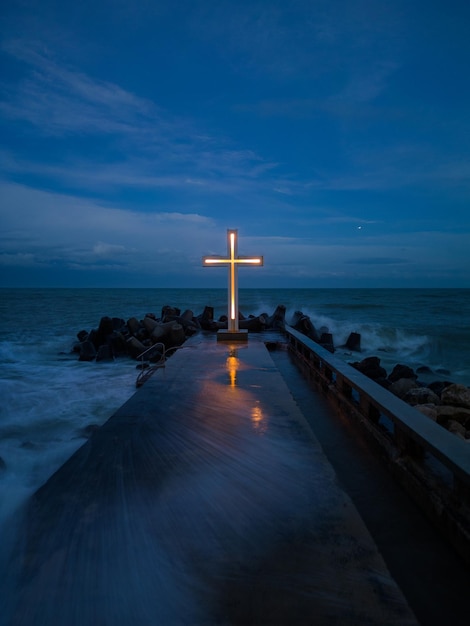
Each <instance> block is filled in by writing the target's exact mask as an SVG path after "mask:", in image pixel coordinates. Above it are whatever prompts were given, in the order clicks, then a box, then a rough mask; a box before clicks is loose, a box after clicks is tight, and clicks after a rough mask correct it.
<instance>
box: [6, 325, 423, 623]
mask: <svg viewBox="0 0 470 626" xmlns="http://www.w3.org/2000/svg"><path fill="white" fill-rule="evenodd" d="M311 410H314V409H311ZM23 524H24V526H23V527H21V528H20V534H21V536H22V541H21V545H20V546H18V547H17V548H15V550H14V551H13V557H12V562H11V565H10V569H9V574H10V582H9V586H10V587H9V592H8V594H7V596H8V597H7V598H6V603H7V608H6V611H5V612H4V613H3V616H4V618H5V616H8V617H7V618H6V619H7V621H6V622H5V623H7V624H8V625H10V624H11V625H21V626H33V625H39V624H44V625H47V626H56V625H57V626H58V625H60V626H64V625H67V626H74V625H77V626H78V625H79V624H80V626H92V625H93V626H108V625H109V626H111V625H112V626H121V625H122V626H130V625H134V624H135V625H139V626H147V625H148V626H159V625H161V626H171V625H173V624H188V625H208V626H209V625H217V624H222V625H232V624H253V625H262V624H270V625H284V624H285V625H290V624H305V625H320V626H321V625H324V624H325V625H326V624H328V625H341V626H350V625H357V626H373V625H377V626H379V625H380V626H384V625H387V626H393V625H396V626H408V625H409V626H411V625H412V624H417V623H418V622H417V621H416V619H415V617H414V615H413V612H412V611H411V609H410V608H409V606H408V604H407V602H406V600H405V598H404V595H403V594H402V591H401V590H400V589H399V587H398V585H397V584H396V582H395V581H394V579H393V578H392V576H391V574H390V573H389V571H388V569H387V566H386V565H385V562H384V560H383V558H382V556H381V554H380V553H379V550H378V548H377V546H376V543H375V542H374V540H373V539H372V537H371V535H370V534H369V532H368V530H367V529H366V526H365V524H364V522H363V521H362V519H361V517H360V515H359V514H358V512H357V510H356V508H355V506H354V505H353V503H352V501H351V499H350V498H349V496H348V495H346V493H345V492H344V491H343V490H342V488H341V486H340V484H339V482H338V479H337V476H336V474H335V472H334V470H333V469H332V467H331V465H330V463H329V461H328V460H327V458H326V456H325V454H324V452H323V449H322V447H321V445H320V444H319V442H318V440H317V439H316V437H315V435H314V433H313V432H312V430H311V428H310V426H309V424H308V422H307V420H306V419H305V417H304V415H303V414H302V412H301V410H300V409H299V406H298V405H297V403H296V402H295V401H294V399H293V397H292V395H291V393H290V391H289V389H288V387H287V386H286V383H285V382H284V379H283V378H282V376H281V375H280V373H279V371H278V369H277V368H276V366H275V364H274V361H273V359H272V358H271V355H270V353H269V351H268V350H267V349H266V347H265V345H264V342H263V340H262V338H258V337H257V336H250V340H249V342H248V343H246V344H245V343H239V344H232V345H230V344H228V343H225V342H216V340H215V337H214V336H213V335H209V336H207V335H203V334H201V335H197V336H195V337H193V338H192V339H191V340H190V341H188V342H187V343H186V344H184V346H183V347H182V348H181V349H180V350H178V351H177V353H176V354H175V355H174V356H172V357H171V359H169V361H168V362H167V365H166V367H165V368H164V369H162V370H159V371H158V372H156V373H155V374H154V375H153V376H152V377H151V378H150V379H149V380H148V381H147V382H146V383H145V385H144V386H143V387H142V388H141V389H139V390H138V391H137V393H136V394H135V395H134V396H133V397H132V398H131V399H130V400H129V401H128V402H127V403H126V404H124V405H123V406H122V407H121V408H120V409H119V410H118V411H117V412H116V413H115V414H114V415H113V416H112V417H111V418H110V420H108V422H107V423H106V424H105V425H104V426H102V427H101V428H100V429H98V430H97V431H96V432H95V433H94V434H93V436H92V437H91V439H90V440H89V441H88V442H87V443H86V444H85V445H83V446H82V447H81V448H80V449H79V450H78V451H77V452H76V453H75V454H74V455H73V456H72V457H71V458H70V459H69V461H67V463H65V464H64V465H63V466H62V467H61V468H60V469H59V470H58V471H57V472H56V473H55V474H54V475H53V476H52V477H51V478H50V479H49V481H48V482H47V483H46V484H45V485H44V486H43V487H42V488H41V489H40V490H39V491H38V492H37V493H36V494H35V496H34V497H33V498H32V501H31V502H30V504H29V505H28V509H27V510H26V511H25V514H24V522H23ZM7 589H8V586H7Z"/></svg>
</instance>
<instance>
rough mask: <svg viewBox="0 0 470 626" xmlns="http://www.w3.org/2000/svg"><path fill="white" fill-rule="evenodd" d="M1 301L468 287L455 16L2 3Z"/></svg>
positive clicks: (329, 0) (409, 10) (465, 82)
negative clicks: (230, 284)
mask: <svg viewBox="0 0 470 626" xmlns="http://www.w3.org/2000/svg"><path fill="white" fill-rule="evenodd" d="M1 12H2V21H1V24H2V26H1V50H0V63H1V68H2V69H1V76H0V80H1V101H0V125H1V137H2V140H1V144H0V168H1V170H0V203H1V214H0V276H1V278H0V286H67V285H69V286H101V285H102V286H106V285H109V286H138V287H143V286H149V287H160V286H161V287H166V286H175V287H190V286H197V287H202V286H210V285H215V286H219V285H222V284H224V281H225V273H224V272H223V271H222V270H221V271H215V270H207V269H205V268H203V267H202V265H201V257H202V256H203V255H205V254H214V253H215V254H217V253H220V254H221V253H224V252H225V246H226V244H225V236H226V235H225V234H226V229H227V228H238V229H239V233H240V244H239V252H240V254H262V255H264V259H265V266H264V267H263V268H262V269H248V268H246V269H245V270H244V271H243V272H241V275H240V285H241V286H253V287H257V286H258V287H263V286H265V287H276V286H279V287H290V286H292V287H294V286H305V287H315V286H332V287H335V286H338V287H355V286H357V287H364V286H366V287H399V286H406V287H413V286H422V287H427V286H429V287H432V286H440V287H446V286H449V287H470V277H469V274H470V273H469V268H470V210H469V208H470V207H469V204H470V203H469V199H470V115H469V111H470V79H469V76H470V74H469V67H470V37H469V36H468V33H469V32H470V3H468V2H463V1H461V2H456V1H454V0H451V1H450V2H445V3H444V2H441V1H439V2H437V1H434V2H433V1H427V2H424V1H414V0H393V1H392V0H389V1H387V2H385V1H381V0H325V1H323V0H322V1H314V0H304V1H295V0H293V1H289V2H284V1H283V0H281V1H277V0H263V1H256V0H250V1H249V2H248V1H243V0H233V1H225V0H217V1H215V0H214V1H204V0H202V1H201V2H192V1H189V0H187V1H185V0H182V1H178V0H172V1H158V0H153V1H151V0H139V1H136V0H132V1H131V0H113V1H111V0H95V1H94V2H89V1H88V0H84V1H82V2H79V3H72V2H64V1H63V0H62V1H55V0H10V1H8V2H5V3H2V8H1Z"/></svg>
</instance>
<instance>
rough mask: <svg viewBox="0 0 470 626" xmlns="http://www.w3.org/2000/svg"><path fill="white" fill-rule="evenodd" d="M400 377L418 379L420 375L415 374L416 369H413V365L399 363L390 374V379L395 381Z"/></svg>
mask: <svg viewBox="0 0 470 626" xmlns="http://www.w3.org/2000/svg"><path fill="white" fill-rule="evenodd" d="M400 378H413V379H414V380H416V379H417V378H418V376H417V375H416V374H415V372H414V370H412V369H411V367H408V365H400V364H398V365H395V367H394V368H393V370H392V371H391V373H390V374H389V376H388V380H389V381H390V382H392V383H394V382H396V381H397V380H400Z"/></svg>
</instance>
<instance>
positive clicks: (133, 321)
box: [127, 317, 140, 335]
mask: <svg viewBox="0 0 470 626" xmlns="http://www.w3.org/2000/svg"><path fill="white" fill-rule="evenodd" d="M127 328H128V329H129V332H130V334H131V335H137V333H138V332H139V328H140V322H139V320H138V319H137V318H135V317H131V318H129V319H128V320H127Z"/></svg>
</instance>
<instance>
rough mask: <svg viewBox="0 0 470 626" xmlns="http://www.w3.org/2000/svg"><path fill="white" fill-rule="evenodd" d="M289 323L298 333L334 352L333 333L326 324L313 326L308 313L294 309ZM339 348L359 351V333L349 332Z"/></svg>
mask: <svg viewBox="0 0 470 626" xmlns="http://www.w3.org/2000/svg"><path fill="white" fill-rule="evenodd" d="M290 325H291V326H292V328H295V330H298V331H299V333H302V334H303V335H305V336H306V337H308V338H309V339H312V341H315V343H318V345H320V346H322V347H323V348H325V349H326V350H328V351H329V352H331V353H334V351H335V350H336V346H335V344H334V339H333V335H332V334H331V333H330V330H329V328H327V327H326V326H321V327H320V328H318V329H317V328H315V326H314V325H313V322H312V320H311V319H310V317H309V316H308V315H304V313H302V311H296V312H295V313H294V315H293V316H292V319H291V321H290ZM339 347H340V348H347V349H348V350H351V351H353V352H360V351H361V335H360V334H359V333H355V332H353V333H350V334H349V337H348V339H347V341H346V343H345V344H344V345H341V346H339Z"/></svg>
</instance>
